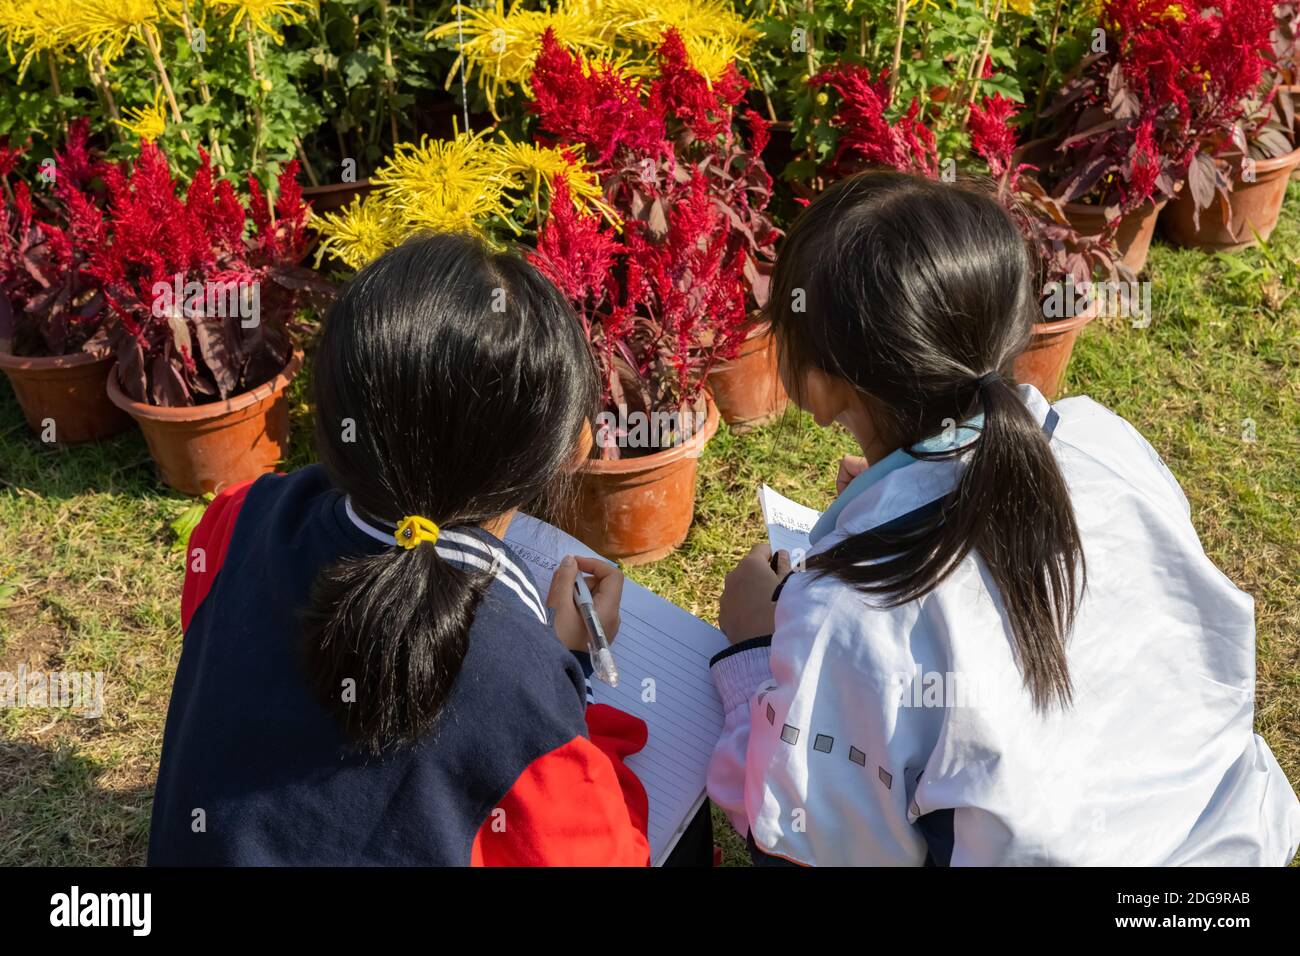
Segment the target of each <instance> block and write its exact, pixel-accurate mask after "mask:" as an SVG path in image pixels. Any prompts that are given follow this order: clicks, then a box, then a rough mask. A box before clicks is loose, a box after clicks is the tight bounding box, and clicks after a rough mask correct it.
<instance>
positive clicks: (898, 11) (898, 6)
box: [889, 0, 907, 102]
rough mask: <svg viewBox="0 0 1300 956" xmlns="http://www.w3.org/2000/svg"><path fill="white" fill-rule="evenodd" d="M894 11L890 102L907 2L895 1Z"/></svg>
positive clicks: (893, 90)
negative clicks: (894, 33) (894, 32)
mask: <svg viewBox="0 0 1300 956" xmlns="http://www.w3.org/2000/svg"><path fill="white" fill-rule="evenodd" d="M894 11H895V22H894V28H895V30H897V36H895V37H894V57H893V59H892V60H890V66H889V97H890V100H891V102H892V100H893V97H894V93H895V92H896V91H897V90H898V68H899V67H900V66H901V65H902V62H903V31H904V30H905V29H906V28H907V0H896V3H895V5H894Z"/></svg>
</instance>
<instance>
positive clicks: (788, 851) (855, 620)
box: [709, 574, 941, 866]
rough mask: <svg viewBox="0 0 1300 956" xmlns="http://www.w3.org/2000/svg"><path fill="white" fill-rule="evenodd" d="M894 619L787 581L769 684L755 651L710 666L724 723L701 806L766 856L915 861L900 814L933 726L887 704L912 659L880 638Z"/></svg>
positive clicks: (835, 592) (914, 839)
mask: <svg viewBox="0 0 1300 956" xmlns="http://www.w3.org/2000/svg"><path fill="white" fill-rule="evenodd" d="M894 617H895V615H894V613H892V612H888V611H874V610H873V609H871V608H868V607H867V606H866V605H865V604H864V603H863V601H862V600H861V599H860V598H859V597H858V596H857V595H856V593H855V592H853V590H852V589H851V588H849V587H848V586H847V585H843V584H841V583H839V582H836V581H834V580H831V579H820V580H817V581H815V583H814V582H813V580H812V576H811V575H807V574H796V575H795V576H794V577H792V578H791V579H790V580H788V581H787V583H786V587H785V589H784V590H783V592H782V595H781V600H780V601H779V602H778V603H777V617H776V631H775V633H774V634H773V636H772V642H771V648H770V651H769V654H768V659H767V664H768V665H769V667H770V676H769V674H768V673H766V672H765V671H764V670H763V669H762V667H761V666H760V665H761V657H760V654H761V649H757V648H754V649H747V650H743V651H740V652H737V653H735V654H732V655H730V656H728V657H726V658H724V659H723V660H720V661H719V662H718V663H716V664H715V665H714V667H713V668H712V669H713V672H714V681H715V683H716V684H717V685H718V689H719V692H720V693H721V695H722V698H723V706H724V709H725V724H724V729H723V734H722V738H721V739H720V740H719V742H718V747H717V749H716V750H715V752H714V756H713V761H712V763H711V765H710V768H709V796H710V797H711V798H712V799H713V800H714V801H715V802H717V803H718V804H719V805H720V806H722V807H723V808H724V810H725V811H726V812H727V815H728V817H729V819H730V820H731V821H732V823H733V825H735V826H736V829H737V831H738V832H740V833H742V834H743V833H745V832H746V831H748V832H749V833H751V834H752V836H753V839H754V843H755V845H756V846H757V847H758V848H759V849H760V850H762V851H763V852H764V853H766V854H769V855H771V856H776V857H780V858H783V859H786V860H790V861H793V862H796V863H803V864H807V865H812V864H817V865H837V864H838V865H845V864H853V865H875V866H909V865H910V866H917V865H920V864H922V863H924V861H925V857H926V849H927V848H926V842H925V839H924V837H923V836H922V834H921V832H920V831H919V829H918V828H917V827H915V826H914V825H913V824H912V822H911V819H910V818H909V813H908V807H909V805H910V804H911V801H912V796H913V794H914V792H915V787H916V782H917V779H918V778H919V777H920V774H921V771H922V769H923V768H924V766H925V760H926V757H927V755H928V753H929V748H928V747H927V745H926V741H927V739H929V740H931V741H932V738H933V736H934V733H935V732H937V728H936V727H930V726H928V725H929V724H930V723H931V719H932V718H938V716H939V715H937V714H933V713H931V714H928V715H927V714H926V713H924V712H923V711H922V710H921V709H919V708H901V707H900V706H899V698H900V694H901V688H902V687H903V686H904V685H905V684H906V683H907V682H909V681H910V680H911V677H912V670H913V667H914V661H913V659H912V657H911V654H910V652H909V649H908V641H907V640H905V639H904V640H894V639H892V637H891V636H890V634H889V633H888V632H889V631H891V630H892V629H893V621H894ZM873 624H878V625H879V626H880V629H881V630H882V632H884V633H881V634H880V635H878V637H879V638H880V639H876V637H877V635H873V634H871V633H870V632H871V631H872V630H873ZM728 665H730V666H728ZM742 694H747V695H748V696H747V697H745V698H742V696H741V695H742ZM940 719H941V718H940Z"/></svg>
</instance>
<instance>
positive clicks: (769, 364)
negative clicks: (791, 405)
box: [709, 322, 789, 434]
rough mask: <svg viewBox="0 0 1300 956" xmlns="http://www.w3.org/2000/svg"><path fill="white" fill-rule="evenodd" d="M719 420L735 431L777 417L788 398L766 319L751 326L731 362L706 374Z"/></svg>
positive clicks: (752, 426)
mask: <svg viewBox="0 0 1300 956" xmlns="http://www.w3.org/2000/svg"><path fill="white" fill-rule="evenodd" d="M709 391H711V392H712V393H713V400H714V401H715V402H717V404H718V411H719V412H720V413H721V415H722V420H723V421H725V422H726V423H727V425H728V426H730V428H731V430H732V431H733V432H736V433H737V434H740V433H743V432H746V431H749V430H750V429H752V428H757V427H758V426H759V425H764V424H766V423H768V422H770V421H772V420H773V419H774V418H777V417H778V416H779V415H780V414H781V412H782V410H783V409H784V408H785V406H786V403H787V402H788V401H789V399H788V398H787V397H786V394H785V389H784V388H782V387H781V377H780V375H779V374H778V373H777V367H776V340H775V339H774V338H773V336H772V329H771V326H769V325H768V324H767V323H766V322H763V323H761V324H759V325H756V326H755V327H754V328H752V329H750V331H749V334H748V335H746V336H745V341H744V343H742V345H741V346H740V351H739V352H738V353H737V355H736V357H735V358H734V359H732V360H731V361H730V362H726V363H724V364H722V365H719V366H718V367H717V368H715V369H714V370H713V371H712V372H710V373H709Z"/></svg>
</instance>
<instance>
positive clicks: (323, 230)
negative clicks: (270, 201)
mask: <svg viewBox="0 0 1300 956" xmlns="http://www.w3.org/2000/svg"><path fill="white" fill-rule="evenodd" d="M398 218H400V217H398V216H396V215H395V210H394V209H393V207H392V205H391V204H390V203H387V202H385V201H384V198H383V197H382V196H370V197H367V198H366V199H364V200H363V199H360V198H358V199H354V200H352V204H351V205H350V206H348V207H347V208H346V209H341V210H339V211H338V212H327V213H322V214H321V215H319V216H313V217H312V219H311V225H312V228H313V229H315V230H316V231H317V232H318V233H320V235H321V243H320V246H319V247H318V248H317V250H316V264H317V265H320V261H321V259H322V258H323V257H324V256H325V254H326V253H328V254H330V255H332V256H334V257H335V258H337V259H339V260H340V261H342V262H344V263H345V264H346V265H347V266H348V267H349V268H351V269H360V268H361V267H362V266H364V265H365V264H366V263H367V262H370V261H371V260H372V259H376V258H378V257H379V256H380V255H382V254H383V253H384V252H386V251H387V250H389V249H391V248H393V247H394V246H396V245H398V244H399V243H400V242H401V241H402V239H403V238H404V235H403V234H402V232H401V230H400V229H399V228H398V227H397V225H396V220H397V219H398Z"/></svg>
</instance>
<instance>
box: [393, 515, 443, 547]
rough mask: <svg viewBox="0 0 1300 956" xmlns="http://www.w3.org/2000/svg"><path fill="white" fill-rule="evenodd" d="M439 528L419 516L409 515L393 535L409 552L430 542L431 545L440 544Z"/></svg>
mask: <svg viewBox="0 0 1300 956" xmlns="http://www.w3.org/2000/svg"><path fill="white" fill-rule="evenodd" d="M438 533H439V532H438V526H437V525H436V524H434V523H433V522H432V521H430V520H429V519H428V518H421V517H420V516H419V515H407V516H406V517H405V518H403V519H402V523H401V524H399V525H398V526H397V533H396V534H394V535H393V537H395V538H396V539H397V543H398V544H400V545H401V546H402V547H403V548H405V549H406V550H407V551H410V550H411V549H412V548H414V547H415V546H416V545H417V544H420V543H422V542H425V541H427V542H429V544H437V543H438Z"/></svg>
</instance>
